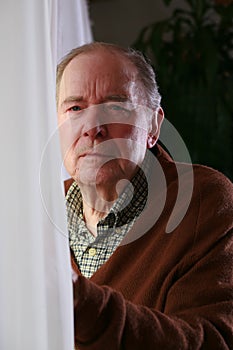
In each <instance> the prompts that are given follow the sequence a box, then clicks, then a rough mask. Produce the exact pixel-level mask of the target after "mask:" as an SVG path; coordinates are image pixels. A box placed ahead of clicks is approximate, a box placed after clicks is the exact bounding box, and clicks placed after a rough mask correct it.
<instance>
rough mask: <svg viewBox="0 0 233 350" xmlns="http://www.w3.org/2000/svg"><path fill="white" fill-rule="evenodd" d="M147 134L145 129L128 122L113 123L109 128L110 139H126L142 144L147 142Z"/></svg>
mask: <svg viewBox="0 0 233 350" xmlns="http://www.w3.org/2000/svg"><path fill="white" fill-rule="evenodd" d="M147 136H148V132H147V130H146V129H144V128H142V127H137V126H133V125H128V124H124V125H121V124H115V125H114V126H113V127H112V130H111V138H112V139H117V138H123V139H128V140H132V141H135V143H139V144H141V145H142V146H144V145H146V144H147Z"/></svg>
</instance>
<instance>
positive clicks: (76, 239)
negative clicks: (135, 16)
mask: <svg viewBox="0 0 233 350" xmlns="http://www.w3.org/2000/svg"><path fill="white" fill-rule="evenodd" d="M57 109H58V120H59V128H60V136H61V147H62V153H63V158H64V164H65V167H66V169H67V171H68V173H69V174H70V176H71V178H72V181H69V182H68V185H69V186H68V187H69V189H68V192H67V195H66V200H67V214H68V228H69V238H70V248H71V259H72V266H73V283H74V321H75V324H74V331H75V344H76V346H77V347H78V348H79V349H91V350H94V349H101V350H103V349H111V350H112V349H130V350H131V349H134V350H137V349H142V348H144V349H172V350H175V349H177V350H178V349H182V350H183V349H211V350H212V349H219V350H220V349H232V348H233V311H232V310H233V237H232V233H233V232H232V217H233V189H232V184H231V182H230V181H229V180H228V179H226V178H225V177H224V176H223V175H222V174H220V173H218V172H217V171H215V170H213V169H210V168H207V167H203V166H198V165H195V166H192V165H190V164H184V163H175V162H174V161H173V160H172V159H171V157H170V156H169V155H168V154H167V153H166V152H165V151H164V150H163V148H162V147H161V146H159V145H158V144H157V140H158V137H159V133H160V127H161V124H162V122H163V110H162V108H161V106H160V95H159V93H158V88H157V84H156V81H155V76H154V73H153V70H152V68H151V67H150V65H149V64H148V63H147V62H146V61H145V60H144V58H143V57H142V56H141V55H140V54H139V53H137V52H134V51H133V50H127V49H123V48H120V47H118V46H115V45H111V44H106V43H92V44H88V45H84V46H82V47H80V48H77V49H74V50H72V51H71V52H70V53H69V54H68V55H67V56H66V57H65V58H64V60H63V61H62V62H61V63H60V65H59V66H58V71H57ZM153 146H155V147H154V149H155V152H154V154H155V156H153V155H152V153H151V152H150V151H148V149H149V148H152V147H153Z"/></svg>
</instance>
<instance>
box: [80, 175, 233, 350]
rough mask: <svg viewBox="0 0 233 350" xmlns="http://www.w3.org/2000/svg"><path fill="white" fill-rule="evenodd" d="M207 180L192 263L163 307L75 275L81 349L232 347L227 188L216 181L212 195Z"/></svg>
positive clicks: (232, 241) (232, 261) (232, 236)
mask: <svg viewBox="0 0 233 350" xmlns="http://www.w3.org/2000/svg"><path fill="white" fill-rule="evenodd" d="M208 180H210V179H208ZM208 183H211V181H208V182H206V184H205V186H203V185H202V186H201V187H200V193H201V195H200V201H201V203H200V210H199V217H198V220H197V227H196V238H195V245H194V248H193V250H192V259H193V264H190V266H189V269H188V270H187V269H186V270H184V271H185V272H184V273H183V275H179V277H178V278H177V279H175V280H174V283H173V284H172V285H171V288H170V289H169V292H168V293H167V296H166V301H165V306H164V310H163V312H161V311H158V310H156V309H155V308H148V307H147V306H143V305H137V304H133V303H132V302H129V301H127V300H126V299H125V298H124V297H123V295H122V294H121V293H120V292H117V291H115V290H113V289H111V288H110V287H108V286H98V285H96V284H95V283H93V282H91V281H90V280H88V279H86V278H85V277H83V276H80V277H79V278H78V281H77V282H76V283H75V284H74V322H75V325H74V327H75V342H76V345H77V346H78V348H79V349H80V350H84V349H87V350H89V349H90V350H97V349H98V350H99V349H101V350H104V349H111V350H119V349H126V350H131V349H134V350H139V349H140V350H141V349H149V350H150V349H151V350H154V349H159V350H160V349H166V350H170V349H171V350H180V349H182V350H186V349H187V350H197V349H207V350H213V349H216V350H217V349H218V350H227V349H233V232H232V217H231V216H230V215H229V213H231V215H232V187H231V186H230V187H229V186H228V187H227V186H225V187H223V188H222V189H221V186H222V183H221V181H218V180H217V183H216V184H215V191H216V190H217V189H218V191H217V194H218V195H216V192H215V191H213V186H212V185H209V184H208ZM219 189H221V191H220V192H219ZM229 189H231V194H230V195H229V193H227V191H229ZM226 198H228V199H230V200H231V203H227V201H226ZM230 208H231V210H230ZM226 221H227V222H226ZM223 227H224V228H223ZM226 227H228V230H226V229H225V228H226ZM216 232H218V233H216ZM212 236H213V237H212ZM210 237H211V239H210Z"/></svg>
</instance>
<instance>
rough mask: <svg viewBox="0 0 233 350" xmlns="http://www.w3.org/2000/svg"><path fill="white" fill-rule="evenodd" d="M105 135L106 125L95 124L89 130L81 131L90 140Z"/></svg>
mask: <svg viewBox="0 0 233 350" xmlns="http://www.w3.org/2000/svg"><path fill="white" fill-rule="evenodd" d="M106 135H107V128H106V125H97V126H95V127H94V128H91V129H89V130H87V129H86V131H85V132H84V133H83V136H86V137H89V138H90V139H91V140H92V141H94V140H95V139H101V138H104V137H105V136H106Z"/></svg>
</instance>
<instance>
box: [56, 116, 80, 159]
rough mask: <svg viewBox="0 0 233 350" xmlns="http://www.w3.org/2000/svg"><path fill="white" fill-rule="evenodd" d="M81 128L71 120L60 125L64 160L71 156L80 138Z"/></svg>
mask: <svg viewBox="0 0 233 350" xmlns="http://www.w3.org/2000/svg"><path fill="white" fill-rule="evenodd" d="M80 130H81V129H80V126H79V125H78V123H75V122H74V121H72V120H70V119H66V120H65V121H64V122H63V123H61V124H60V125H59V135H60V144H61V150H62V156H63V158H64V157H65V156H67V155H68V154H70V153H71V152H72V150H73V148H74V145H75V144H76V143H77V142H78V140H79V138H80V134H81V131H80Z"/></svg>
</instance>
